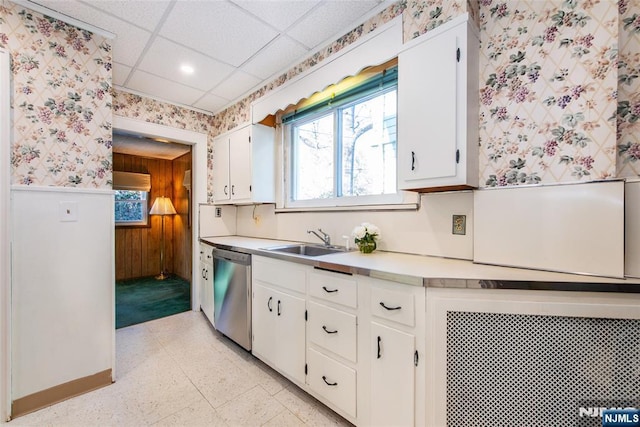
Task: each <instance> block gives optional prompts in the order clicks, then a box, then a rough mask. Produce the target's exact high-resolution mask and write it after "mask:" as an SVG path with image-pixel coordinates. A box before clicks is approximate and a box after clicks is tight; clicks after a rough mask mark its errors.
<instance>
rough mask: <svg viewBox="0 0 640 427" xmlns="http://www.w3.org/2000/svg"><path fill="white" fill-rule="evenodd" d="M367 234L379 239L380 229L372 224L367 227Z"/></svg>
mask: <svg viewBox="0 0 640 427" xmlns="http://www.w3.org/2000/svg"><path fill="white" fill-rule="evenodd" d="M367 232H368V233H369V234H371V235H373V236H376V237H378V238H380V229H379V228H378V227H377V226H376V225H374V224H369V226H368V227H367Z"/></svg>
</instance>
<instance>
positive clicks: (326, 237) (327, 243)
mask: <svg viewBox="0 0 640 427" xmlns="http://www.w3.org/2000/svg"><path fill="white" fill-rule="evenodd" d="M318 231H319V232H320V233H322V236H321V235H319V234H318V233H316V232H315V231H314V230H307V233H308V234H313V235H315V236H316V237H317V238H318V239H320V240H322V242H323V243H324V245H325V246H331V236H329V235H328V234H327V233H325V232H324V231H322V229H321V228H318Z"/></svg>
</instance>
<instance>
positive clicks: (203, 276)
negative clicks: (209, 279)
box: [202, 268, 206, 279]
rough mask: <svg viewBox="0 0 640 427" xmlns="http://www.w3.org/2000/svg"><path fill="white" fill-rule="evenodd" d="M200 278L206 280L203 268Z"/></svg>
mask: <svg viewBox="0 0 640 427" xmlns="http://www.w3.org/2000/svg"><path fill="white" fill-rule="evenodd" d="M202 278H203V279H206V277H205V275H204V268H203V269H202Z"/></svg>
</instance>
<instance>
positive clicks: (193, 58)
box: [138, 37, 233, 90]
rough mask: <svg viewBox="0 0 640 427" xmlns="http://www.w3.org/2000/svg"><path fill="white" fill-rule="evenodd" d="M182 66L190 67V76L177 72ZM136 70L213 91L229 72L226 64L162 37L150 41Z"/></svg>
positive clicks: (231, 69)
mask: <svg viewBox="0 0 640 427" xmlns="http://www.w3.org/2000/svg"><path fill="white" fill-rule="evenodd" d="M167 58H171V61H167ZM182 64H188V65H191V66H192V67H193V68H194V70H195V71H194V73H193V74H185V73H183V72H181V71H180V66H181V65H182ZM138 68H139V69H141V70H143V71H148V72H150V73H153V74H157V75H159V76H161V77H165V78H167V79H169V80H173V81H175V82H178V83H181V84H184V85H187V86H191V87H194V88H196V89H201V90H209V89H211V88H213V87H214V86H216V85H217V84H218V83H220V82H221V81H222V79H224V78H225V77H227V76H228V75H229V74H231V72H232V71H233V67H232V66H230V65H227V64H223V63H222V62H220V61H216V60H215V59H211V58H209V57H208V56H205V55H203V54H201V53H199V52H196V51H194V50H191V49H188V48H185V47H184V46H180V45H178V44H176V43H174V42H172V41H169V40H167V39H164V38H162V37H157V38H156V39H155V40H154V42H153V44H152V45H151V47H150V48H149V50H148V51H147V53H146V54H145V55H144V59H143V60H142V62H141V63H140V65H139V67H138Z"/></svg>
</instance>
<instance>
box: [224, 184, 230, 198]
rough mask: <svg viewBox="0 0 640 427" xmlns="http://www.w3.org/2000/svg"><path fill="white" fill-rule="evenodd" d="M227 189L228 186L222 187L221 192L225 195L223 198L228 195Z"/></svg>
mask: <svg viewBox="0 0 640 427" xmlns="http://www.w3.org/2000/svg"><path fill="white" fill-rule="evenodd" d="M228 188H229V186H228V185H225V186H224V189H223V191H224V195H225V196H228V195H229V192H228V191H227V189H228Z"/></svg>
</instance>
